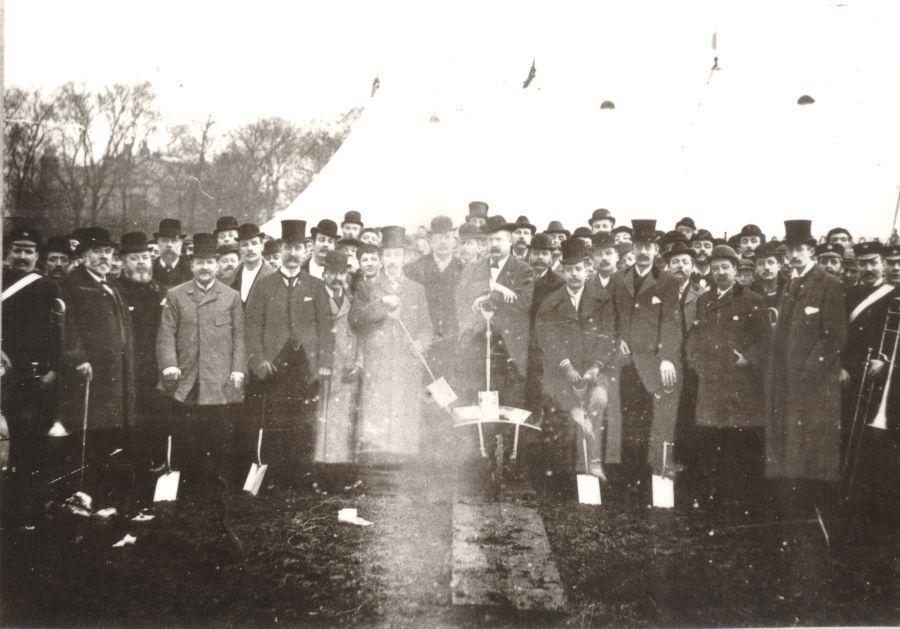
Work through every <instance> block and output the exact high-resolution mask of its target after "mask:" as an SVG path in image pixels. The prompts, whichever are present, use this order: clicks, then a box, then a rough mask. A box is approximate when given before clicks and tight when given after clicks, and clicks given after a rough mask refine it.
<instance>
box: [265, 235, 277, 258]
mask: <svg viewBox="0 0 900 629" xmlns="http://www.w3.org/2000/svg"><path fill="white" fill-rule="evenodd" d="M280 249H281V240H279V239H277V238H272V239H271V240H267V241H266V244H264V245H263V255H264V256H273V255H275V254H276V253H278V252H279V251H280Z"/></svg>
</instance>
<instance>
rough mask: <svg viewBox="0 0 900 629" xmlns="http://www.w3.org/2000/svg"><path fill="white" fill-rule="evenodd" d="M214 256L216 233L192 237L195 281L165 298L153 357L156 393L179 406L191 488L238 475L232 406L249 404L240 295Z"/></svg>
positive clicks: (226, 483)
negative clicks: (219, 271) (219, 275)
mask: <svg viewBox="0 0 900 629" xmlns="http://www.w3.org/2000/svg"><path fill="white" fill-rule="evenodd" d="M217 255H218V254H217V251H216V237H215V236H214V235H213V234H195V235H194V259H193V260H191V270H192V272H193V275H194V279H193V281H190V282H185V283H183V284H180V285H178V286H176V287H175V288H170V289H169V291H168V292H167V293H166V304H165V306H164V308H163V314H162V322H161V324H160V327H159V336H158V338H157V344H156V359H157V363H158V366H159V369H160V373H161V375H162V380H161V382H160V383H159V389H160V390H162V391H164V392H166V393H168V394H169V395H171V397H172V398H173V399H174V400H175V401H176V402H178V403H179V414H180V418H179V420H180V421H179V427H180V428H181V431H182V432H181V434H180V435H178V437H180V439H179V442H180V444H181V447H182V450H181V452H183V453H184V454H185V456H184V458H180V457H179V459H180V461H181V462H182V465H183V466H184V469H185V473H186V476H187V480H188V484H189V486H190V485H193V487H202V486H203V485H205V484H207V483H215V482H218V484H219V485H221V488H222V489H224V490H228V489H230V488H231V486H232V484H233V483H235V482H236V481H237V480H238V478H239V476H238V474H239V473H240V472H239V470H238V467H237V460H236V457H234V452H233V445H234V444H233V439H234V421H235V413H234V411H233V407H231V405H233V404H238V403H240V402H242V401H243V399H244V392H243V386H244V368H245V365H246V361H247V353H246V349H245V346H244V308H243V307H242V305H241V297H240V295H239V294H238V292H237V291H236V290H234V289H233V288H231V287H229V286H226V285H225V284H224V283H222V282H220V281H218V280H217V279H216V274H217V273H216V272H217V266H218V263H217V261H216V257H217ZM175 452H178V448H177V447H176V449H175Z"/></svg>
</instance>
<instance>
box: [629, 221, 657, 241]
mask: <svg viewBox="0 0 900 629" xmlns="http://www.w3.org/2000/svg"><path fill="white" fill-rule="evenodd" d="M631 228H632V230H633V232H632V235H631V238H632V240H634V241H636V242H656V220H655V219H652V218H649V219H634V220H632V221H631Z"/></svg>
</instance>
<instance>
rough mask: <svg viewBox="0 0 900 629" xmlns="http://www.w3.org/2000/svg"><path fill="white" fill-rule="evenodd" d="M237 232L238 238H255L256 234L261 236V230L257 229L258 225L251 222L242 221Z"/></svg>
mask: <svg viewBox="0 0 900 629" xmlns="http://www.w3.org/2000/svg"><path fill="white" fill-rule="evenodd" d="M237 233H238V240H250V239H251V238H256V237H257V236H259V237H262V232H261V231H259V227H258V226H256V225H254V224H253V223H244V224H243V225H241V226H240V227H238V228H237Z"/></svg>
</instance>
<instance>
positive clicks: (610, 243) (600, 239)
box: [591, 232, 616, 251]
mask: <svg viewBox="0 0 900 629" xmlns="http://www.w3.org/2000/svg"><path fill="white" fill-rule="evenodd" d="M615 246H616V242H615V238H613V235H612V234H611V233H607V232H597V233H596V234H593V235H592V236H591V247H593V249H594V251H599V250H600V249H609V248H610V247H615Z"/></svg>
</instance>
